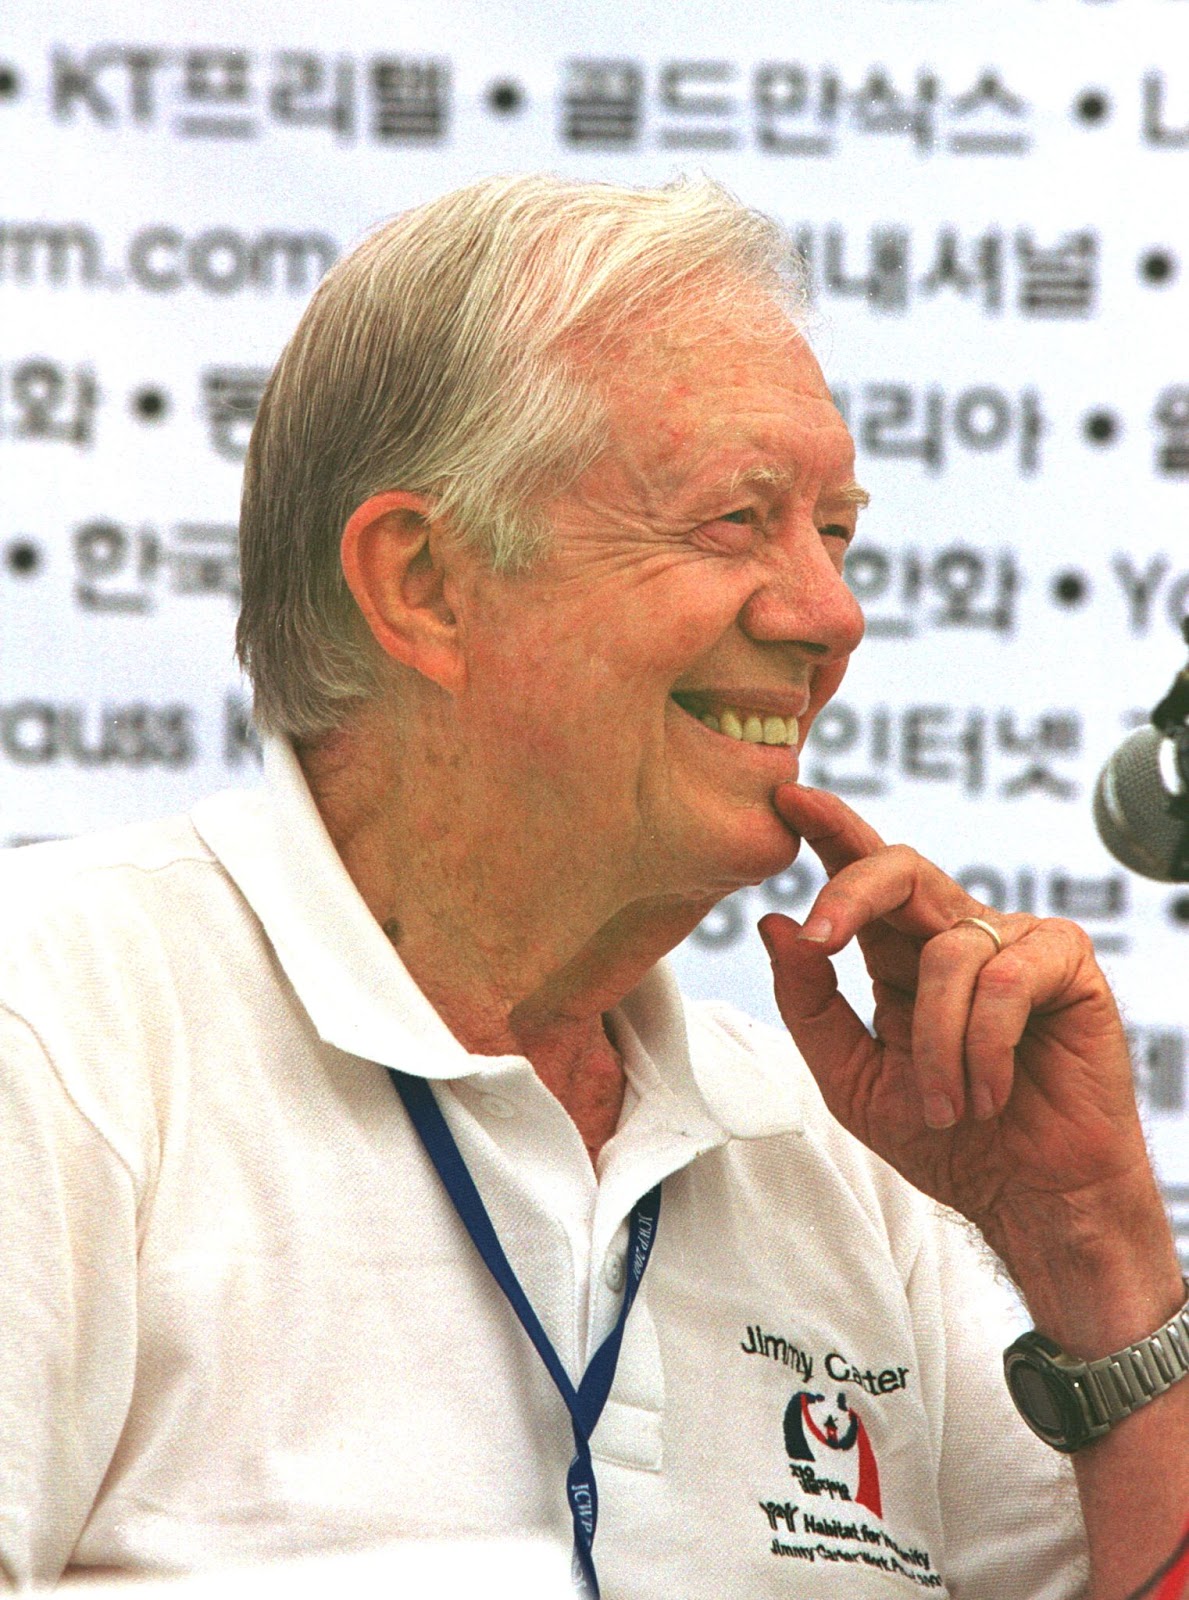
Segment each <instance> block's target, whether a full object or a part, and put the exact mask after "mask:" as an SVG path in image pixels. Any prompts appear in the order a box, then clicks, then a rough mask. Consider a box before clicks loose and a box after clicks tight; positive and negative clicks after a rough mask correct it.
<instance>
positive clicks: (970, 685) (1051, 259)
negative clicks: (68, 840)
mask: <svg viewBox="0 0 1189 1600" xmlns="http://www.w3.org/2000/svg"><path fill="white" fill-rule="evenodd" d="M0 138H2V140H3V151H4V160H3V173H4V177H3V200H2V204H0V309H2V316H3V322H2V334H0V452H2V457H3V473H2V476H0V486H2V487H0V496H2V499H0V842H7V843H16V842H19V841H21V840H26V839H33V838H44V837H50V836H56V835H62V834H70V833H75V832H78V831H81V830H83V829H86V828H91V827H96V826H105V825H109V824H113V823H116V822H120V821H125V820H131V819H134V818H143V817H147V816H151V815H155V814H158V813H161V812H164V811H169V810H176V809H181V808H184V807H186V806H187V805H188V804H190V803H191V802H192V801H193V800H194V799H195V798H197V796H199V795H200V794H202V793H205V792H207V791H209V790H211V789H214V788H218V787H222V786H225V785H226V784H228V783H245V782H251V781H254V778H255V757H254V754H253V750H252V745H251V739H250V735H249V732H248V725H247V697H246V694H245V691H244V686H243V685H242V683H241V682H240V680H239V678H238V676H237V673H236V670H235V667H234V664H233V661H232V655H231V638H232V626H233V621H234V614H235V604H236V569H235V523H236V515H237V501H238V487H239V471H240V463H241V460H242V456H243V449H244V444H245V441H246V438H247V434H248V431H249V428H250V425H251V420H252V416H253V413H254V409H255V405H256V401H257V397H258V394H259V391H260V387H261V384H262V382H263V379H264V376H265V374H266V373H267V371H268V368H269V366H270V365H271V363H272V362H273V361H274V360H275V358H276V356H277V354H278V352H279V350H280V348H281V346H282V344H283V343H284V341H285V339H286V338H287V336H288V334H289V332H290V330H291V329H292V327H293V325H294V323H295V321H296V319H297V317H298V315H299V313H300V310H301V307H302V305H303V304H304V301H305V299H306V297H307V296H308V295H309V293H310V291H311V290H312V288H313V286H314V284H315V283H316V282H317V279H318V277H319V275H320V274H321V273H322V272H323V271H324V270H325V269H326V267H327V266H328V265H329V264H330V263H331V261H333V260H334V259H335V257H336V256H337V255H338V254H339V253H340V252H341V251H342V250H343V249H344V248H346V247H347V246H348V245H349V244H350V243H351V242H352V241H353V240H355V239H356V238H358V237H359V235H360V234H361V233H362V232H364V231H365V230H366V229H367V228H369V227H370V226H372V225H373V224H375V223H376V222H378V221H379V220H381V219H382V218H384V217H387V216H389V215H390V214H391V213H393V212H395V211H398V210H400V209H402V208H404V207H406V206H408V205H410V204H414V203H416V202H418V201H421V200H423V199H426V198H428V197H430V196H432V195H434V194H437V193H440V192H441V191H443V190H445V189H448V188H451V187H454V186H456V185H457V184H460V183H463V182H466V181H468V180H470V179H472V178H475V177H477V176H480V175H482V174H484V173H489V172H496V171H512V170H525V169H534V168H546V169H550V170H553V171H559V172H563V173H567V174H572V175H576V176H585V177H605V178H609V179H615V180H623V181H629V182H655V181H659V180H663V179H664V178H666V177H669V176H671V175H672V174H674V173H675V172H678V171H689V170H703V171H708V172H710V173H712V174H713V175H715V176H716V177H718V178H720V179H721V180H723V181H724V182H726V183H727V184H728V185H729V186H730V187H732V188H733V189H734V190H735V191H736V192H737V193H738V194H740V195H741V196H742V197H743V198H744V199H746V200H747V201H749V202H750V203H753V204H755V205H758V206H760V207H762V208H764V209H765V210H767V211H769V212H770V213H772V214H773V215H774V216H776V217H778V218H779V219H780V220H781V221H782V222H783V223H785V224H786V225H787V226H788V228H789V229H790V230H791V231H792V233H793V234H794V236H795V237H796V239H797V240H798V241H799V243H800V244H801V246H802V248H803V249H804V251H805V253H806V255H807V256H808V259H809V261H810V264H811V267H812V273H813V280H814V285H815V293H816V308H815V327H816V344H817V347H818V350H819V353H820V354H821V356H822V359H823V362H824V365H825V367H826V371H827V375H828V377H829V378H830V381H831V383H832V384H833V385H834V387H835V391H836V394H837V397H838V399H839V402H840V404H841V405H842V406H843V408H844V409H845V411H846V413H847V415H848V417H849V420H850V423H851V427H852V429H853V430H854V432H855V434H856V437H857V440H858V443H859V452H860V472H861V475H862V478H863V481H864V483H865V484H866V485H867V486H868V487H869V488H870V489H871V490H872V493H873V504H872V507H871V509H870V511H869V512H867V513H866V514H865V516H864V519H863V530H862V537H861V540H860V541H859V543H857V544H856V546H855V548H854V551H853V554H852V557H851V559H850V563H849V568H848V572H849V577H850V581H851V583H852V585H853V587H854V588H855V590H856V592H857V593H858V594H859V596H860V598H861V599H862V600H863V603H864V606H865V608H866V610H867V614H868V618H869V629H868V638H867V641H866V643H865V644H864V646H863V648H862V649H861V650H860V652H859V654H858V656H857V657H856V659H855V662H854V665H853V666H852V669H851V672H850V675H849V677H848V679H847V681H846V683H845V684H844V685H843V689H842V691H841V693H840V695H839V697H838V700H837V702H836V704H835V706H834V707H833V708H831V709H829V710H828V711H827V712H826V713H824V714H823V716H822V717H821V719H820V720H819V723H818V725H817V728H816V729H815V733H814V737H813V740H812V743H811V745H810V747H809V749H808V751H807V755H806V760H805V764H804V775H805V777H806V780H807V781H809V782H812V783H816V784H822V785H825V786H828V787H833V788H835V789H837V791H838V792H839V793H841V794H843V795H844V796H846V797H847V798H848V799H850V800H851V801H852V803H853V804H855V805H856V806H857V807H858V808H859V809H860V810H862V811H863V812H864V814H865V815H867V816H868V817H869V818H870V820H871V821H872V822H873V823H874V824H875V825H876V826H877V827H878V828H879V829H880V830H881V831H882V832H883V833H884V835H885V837H887V838H889V839H902V840H906V841H908V842H911V843H912V844H914V845H916V846H917V847H918V848H920V849H921V850H923V851H924V852H926V853H927V854H929V855H932V856H933V857H934V858H935V859H937V860H938V861H939V862H940V863H941V864H942V865H943V866H945V867H946V868H947V870H949V871H950V872H952V873H954V874H956V875H957V876H958V877H959V878H960V879H961V880H962V881H963V882H964V883H966V884H967V885H968V886H969V887H970V888H971V889H972V890H973V892H974V893H976V894H977V895H978V896H980V897H981V898H982V899H984V900H986V901H987V902H988V903H991V904H993V905H996V906H999V907H1002V908H1004V909H1015V908H1027V909H1034V910H1036V911H1041V912H1052V913H1056V914H1061V915H1069V916H1073V917H1075V918H1076V919H1077V920H1079V921H1081V922H1083V923H1084V925H1085V926H1086V927H1087V928H1088V929H1090V931H1091V932H1092V933H1093V935H1094V937H1095V940H1096V942H1097V944H1098V946H1099V949H1100V952H1101V955H1102V959H1103V961H1104V963H1105V964H1106V966H1107V967H1108V970H1109V971H1110V973H1111V975H1112V977H1113V979H1114V981H1115V984H1116V987H1117V990H1118V992H1119V994H1120V996H1121V998H1122V1001H1123V1004H1124V1007H1125V1010H1126V1013H1127V1017H1128V1021H1129V1024H1130V1026H1131V1029H1132V1038H1133V1045H1134V1057H1135V1063H1136V1076H1137V1085H1138V1088H1139V1092H1140V1096H1141V1099H1142V1101H1143V1103H1144V1106H1145V1109H1146V1114H1147V1118H1148V1124H1149V1129H1150V1135H1151V1140H1152V1144H1153V1149H1154V1152H1155V1155H1156V1159H1157V1163H1158V1167H1159V1169H1160V1171H1161V1174H1162V1177H1163V1179H1164V1181H1165V1186H1166V1193H1167V1197H1168V1200H1169V1204H1170V1209H1171V1211H1172V1213H1173V1216H1174V1220H1175V1221H1176V1222H1177V1224H1178V1228H1179V1232H1180V1237H1181V1241H1182V1248H1183V1252H1184V1254H1185V1257H1186V1261H1187V1264H1189V1112H1187V1107H1186V1087H1185V1085H1186V1037H1187V1028H1189V1006H1187V1004H1186V1000H1185V992H1186V984H1185V980H1184V976H1183V974H1184V971H1185V964H1186V958H1187V955H1189V886H1186V887H1185V888H1183V889H1178V888H1176V887H1170V886H1160V885H1155V884H1148V883H1145V882H1142V881H1140V880H1138V879H1136V878H1134V877H1132V876H1130V875H1128V874H1127V873H1125V872H1124V871H1123V870H1122V869H1121V868H1119V867H1117V866H1116V865H1115V864H1114V863H1113V862H1112V861H1111V859H1110V858H1109V857H1108V856H1107V855H1106V853H1105V851H1104V850H1103V848H1102V847H1101V845H1100V844H1099V843H1098V841H1097V838H1096V836H1095V833H1094V829H1093V826H1092V823H1091V819H1090V795H1091V792H1092V788H1093V782H1094V778H1095V775H1096V773H1097V771H1098V769H1099V767H1100V766H1101V764H1102V762H1103V760H1104V759H1105V758H1106V756H1107V755H1108V754H1109V752H1110V751H1111V749H1112V748H1113V747H1114V746H1115V745H1116V744H1117V743H1118V741H1119V739H1120V738H1121V737H1122V736H1123V734H1124V733H1125V732H1126V731H1127V729H1128V728H1129V727H1131V726H1132V725H1134V724H1135V723H1136V722H1137V721H1139V720H1142V718H1143V717H1144V715H1145V714H1146V712H1147V711H1148V709H1149V708H1150V707H1151V705H1152V704H1153V703H1154V702H1155V701H1156V700H1157V699H1158V698H1159V697H1160V696H1161V695H1162V694H1163V692H1164V690H1165V688H1166V687H1167V684H1168V681H1169V679H1170V678H1171V676H1172V674H1173V672H1174V671H1175V670H1176V669H1177V668H1178V667H1179V666H1180V664H1181V662H1182V660H1183V657H1184V647H1183V646H1182V644H1181V642H1180V636H1179V625H1180V622H1181V619H1182V618H1183V617H1184V616H1185V614H1186V613H1187V612H1189V537H1187V532H1186V529H1187V515H1186V513H1187V510H1189V340H1187V337H1186V322H1187V318H1186V310H1187V306H1189V210H1187V208H1186V205H1185V199H1186V195H1187V194H1189V0H1000V3H999V4H997V5H996V6H994V7H989V6H985V5H983V4H981V3H978V0H815V3H814V4H813V5H812V6H775V5H758V4H747V3H745V4H743V5H741V6H740V5H737V6H732V7H730V8H727V7H723V6H721V5H717V4H715V5H712V4H708V3H704V0H695V3H689V0H687V3H686V4H684V5H682V6H681V7H673V6H671V5H660V4H657V3H655V0H646V3H641V0H633V3H632V4H631V5H630V6H629V5H627V4H626V3H625V4H624V5H623V6H622V7H617V6H615V5H613V4H611V3H609V0H604V3H593V4H585V5H583V6H581V7H558V6H556V5H555V4H553V3H552V0H519V3H518V4H517V5H516V6H515V7H511V6H505V7H497V6H493V5H491V4H489V3H488V4H485V3H483V0H445V3H442V0H439V3H436V4H432V5H431V4H410V3H403V4H402V3H400V0H396V3H393V4H385V5H383V6H380V5H378V4H357V5H355V6H353V7H350V8H342V7H338V8H334V7H326V6H324V5H322V4H316V3H314V0H291V3H290V4H289V5H287V6H286V7H284V8H283V9H282V8H277V7H272V6H269V7H265V6H262V5H253V4H250V3H249V4H243V3H239V4H235V5H231V4H227V3H225V0H208V3H205V4H204V5H203V6H202V7H201V9H199V8H198V7H196V6H194V7H190V6H185V5H181V4H177V5H172V6H171V5H163V4H158V5H152V4H149V5H145V4H140V5H137V6H133V5H131V4H129V3H122V4H108V5H101V4H96V3H94V0H90V3H88V4H85V5H84V4H82V3H78V0H59V3H57V4H56V5H55V6H54V7H53V8H48V7H45V6H41V5H36V6H35V5H34V4H32V3H31V0H10V4H9V6H8V7H7V15H6V20H5V30H4V35H3V37H2V38H0ZM819 880H820V874H819V873H818V872H817V869H816V868H815V866H814V864H813V863H812V862H810V861H806V862H802V863H798V864H796V865H795V866H794V868H793V869H792V870H791V871H790V872H788V873H786V874H784V875H783V877H782V878H780V879H779V880H775V881H773V882H771V883H769V884H767V885H764V886H763V887H761V888H758V889H755V890H751V891H747V892H745V893H743V894H740V895H737V896H735V897H734V898H733V899H732V900H731V901H729V902H726V903H725V904H724V905H723V906H722V907H720V908H719V910H718V911H717V912H716V913H715V914H714V915H713V916H712V917H711V918H710V919H709V920H708V921H707V923H706V924H704V925H703V927H702V928H701V929H700V930H699V931H698V933H697V934H696V935H695V936H694V937H693V938H692V939H691V940H690V941H689V942H688V943H687V944H686V945H685V946H684V947H683V948H682V950H681V951H680V952H678V955H677V957H676V959H677V962H678V965H679V967H680V971H681V976H682V979H683V981H684V983H685V985H686V987H687V988H688V989H689V990H692V991H693V992H696V993H719V994H726V995H728V996H730V997H732V998H734V999H736V1000H738V1001H739V1002H740V1003H741V1004H743V1005H745V1006H746V1007H748V1008H749V1009H750V1010H752V1011H753V1012H754V1013H756V1014H758V1015H763V1016H772V1015H773V1008H772V1001H771V996H770V991H769V989H768V985H767V980H766V962H765V960H764V957H763V952H762V950H761V948H760V945H759V942H758V939H757V938H756V936H755V934H754V929H753V925H754V922H755V919H756V917H757V916H758V915H759V914H760V913H761V912H762V911H763V910H764V909H766V908H768V907H770V906H788V907H790V908H791V909H793V910H794V911H796V910H803V909H804V907H805V906H806V905H807V903H808V900H809V898H810V896H811V894H812V892H813V889H814V887H815V886H816V884H817V882H818V881H819ZM857 974H858V968H857V965H856V963H854V962H853V961H850V960H849V959H848V960H847V962H846V981H847V983H848V986H850V985H857V984H858V976H857ZM856 992H857V990H856Z"/></svg>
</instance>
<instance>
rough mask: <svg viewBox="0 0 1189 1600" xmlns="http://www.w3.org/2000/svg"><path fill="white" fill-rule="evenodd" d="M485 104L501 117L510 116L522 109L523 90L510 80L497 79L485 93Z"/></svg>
mask: <svg viewBox="0 0 1189 1600" xmlns="http://www.w3.org/2000/svg"><path fill="white" fill-rule="evenodd" d="M487 104H488V105H489V106H490V107H491V109H492V111H496V112H498V113H499V115H500V116H501V117H507V116H511V115H512V114H513V113H514V112H517V111H521V110H523V108H524V90H523V89H522V88H521V87H520V85H519V84H518V83H515V82H514V81H513V80H512V79H511V78H499V79H497V80H496V82H495V83H493V84H492V85H491V86H490V87H489V88H488V91H487Z"/></svg>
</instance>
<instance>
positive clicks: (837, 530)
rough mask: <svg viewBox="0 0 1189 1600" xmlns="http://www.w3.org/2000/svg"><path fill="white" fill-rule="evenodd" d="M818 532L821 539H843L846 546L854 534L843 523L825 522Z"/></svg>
mask: <svg viewBox="0 0 1189 1600" xmlns="http://www.w3.org/2000/svg"><path fill="white" fill-rule="evenodd" d="M818 532H819V533H820V534H821V536H822V538H823V539H845V540H846V542H847V544H849V543H850V542H851V540H852V539H853V538H854V533H853V532H852V530H851V529H850V528H848V527H847V526H846V524H845V523H844V522H827V523H826V525H825V527H824V528H819V529H818Z"/></svg>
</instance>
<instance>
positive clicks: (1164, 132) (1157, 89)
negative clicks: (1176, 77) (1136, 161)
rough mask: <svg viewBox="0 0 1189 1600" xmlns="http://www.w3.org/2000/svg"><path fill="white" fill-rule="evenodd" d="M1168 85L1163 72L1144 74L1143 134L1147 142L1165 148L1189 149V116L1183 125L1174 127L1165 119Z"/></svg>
mask: <svg viewBox="0 0 1189 1600" xmlns="http://www.w3.org/2000/svg"><path fill="white" fill-rule="evenodd" d="M1166 88H1167V85H1166V83H1165V81H1164V74H1163V73H1162V72H1148V73H1145V75H1144V85H1143V93H1144V121H1143V136H1144V141H1145V143H1147V144H1151V145H1155V146H1156V147H1157V149H1163V150H1185V149H1189V116H1187V117H1186V120H1185V123H1184V125H1183V126H1182V127H1172V126H1170V124H1169V123H1168V122H1166V121H1165V111H1166V108H1165V91H1166Z"/></svg>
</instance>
